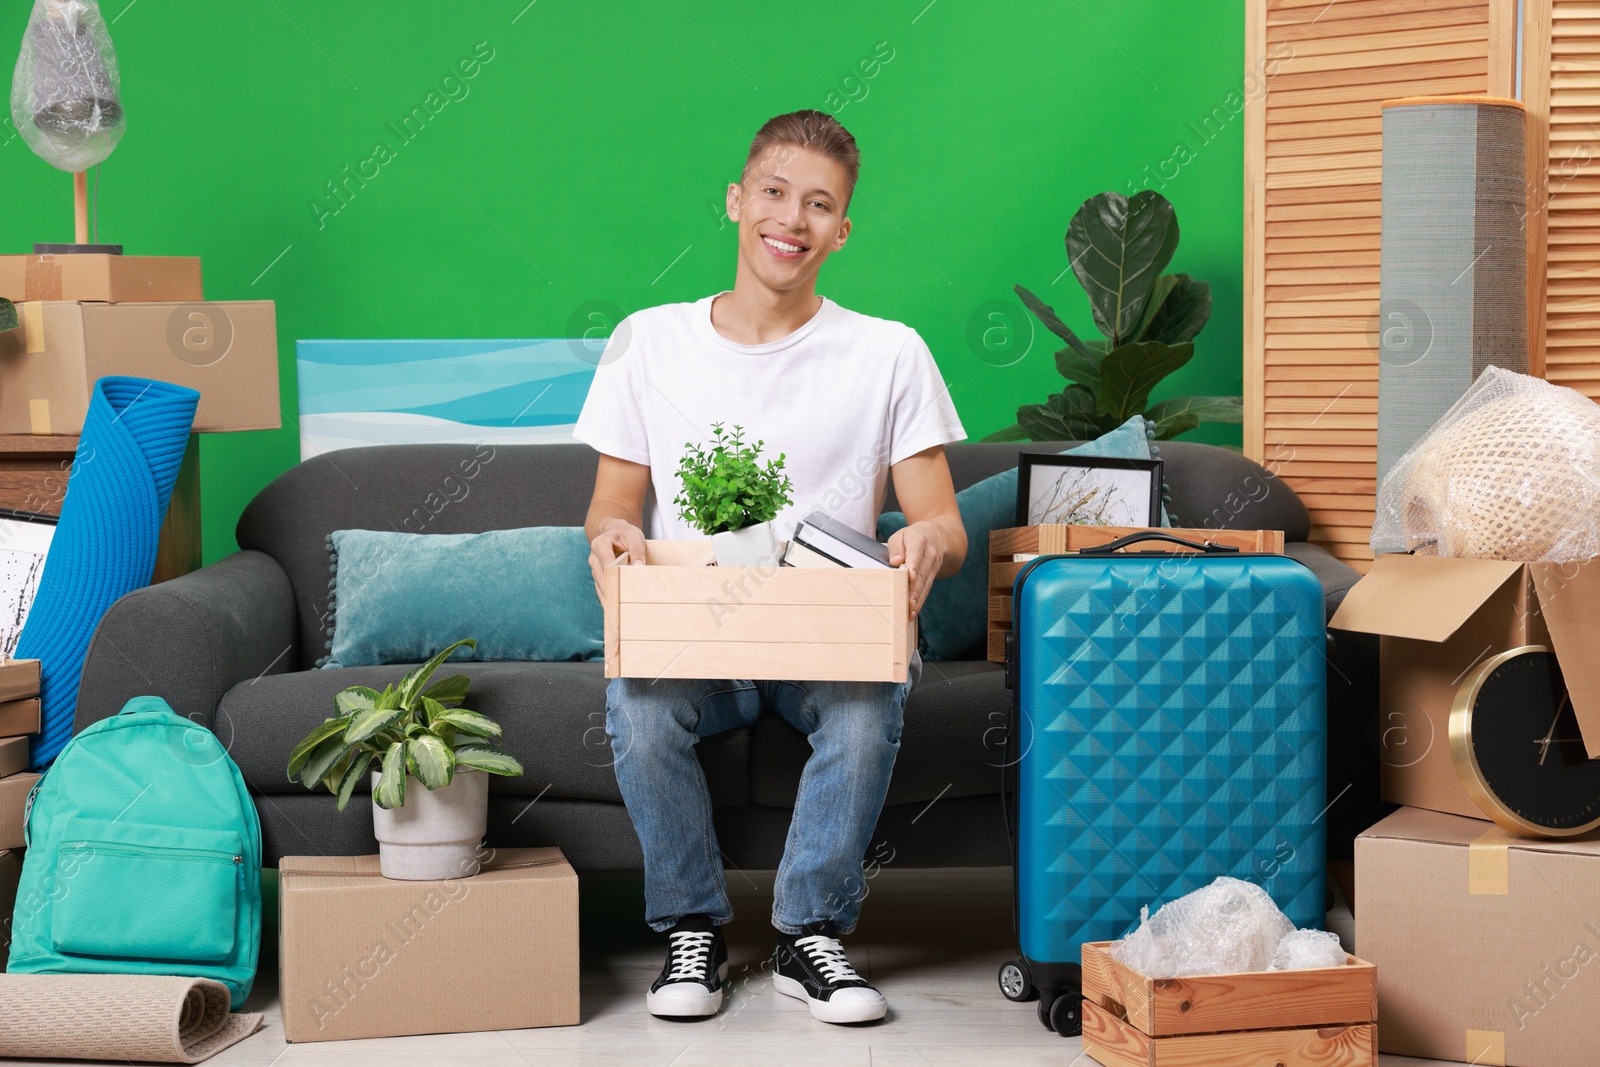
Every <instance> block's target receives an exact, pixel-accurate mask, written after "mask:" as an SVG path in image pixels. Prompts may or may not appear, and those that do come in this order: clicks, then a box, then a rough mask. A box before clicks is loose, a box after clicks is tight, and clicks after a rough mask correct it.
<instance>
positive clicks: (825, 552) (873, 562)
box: [782, 511, 889, 567]
mask: <svg viewBox="0 0 1600 1067" xmlns="http://www.w3.org/2000/svg"><path fill="white" fill-rule="evenodd" d="M782 563H783V565H784V566H785V567H888V566H889V546H888V545H885V544H883V543H881V542H879V541H876V540H874V539H873V538H871V537H868V536H867V535H866V534H864V533H862V532H861V531H860V530H856V529H852V528H851V527H849V526H846V525H845V524H844V523H842V522H839V521H837V520H836V519H832V518H830V517H828V516H827V515H826V514H824V513H823V512H820V511H813V512H812V513H811V514H810V515H808V516H807V517H806V518H805V519H804V520H803V521H802V522H801V523H800V525H798V526H796V527H795V530H794V536H793V537H791V538H790V539H789V546H788V548H786V549H785V550H784V553H783V559H782Z"/></svg>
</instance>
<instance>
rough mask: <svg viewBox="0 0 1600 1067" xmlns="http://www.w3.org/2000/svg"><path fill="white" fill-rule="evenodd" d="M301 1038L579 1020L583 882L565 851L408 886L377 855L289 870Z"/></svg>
mask: <svg viewBox="0 0 1600 1067" xmlns="http://www.w3.org/2000/svg"><path fill="white" fill-rule="evenodd" d="M278 879H279V883H278V906H279V923H278V936H279V949H278V966H279V974H280V980H279V992H280V996H281V999H282V1003H283V1035H284V1038H285V1039H286V1040H289V1041H336V1040H344V1039H347V1038H362V1037H399V1036H402V1035H407V1034H447V1033H462V1032H467V1031H478V1030H519V1029H524V1028H527V1027H533V1026H572V1025H576V1024H577V1022H578V876H577V875H576V874H575V873H573V870H572V867H571V866H569V865H568V863H567V861H566V859H565V858H564V857H563V856H562V855H561V850H560V849H557V848H523V849H503V850H500V851H498V852H493V851H491V852H490V853H489V854H488V855H486V856H485V857H484V859H483V866H482V869H481V871H480V872H479V873H478V874H476V875H474V876H473V877H471V878H458V879H454V880H450V881H430V882H403V881H396V880H393V879H389V878H384V877H383V876H382V874H381V873H379V864H378V857H377V856H348V857H344V856H285V857H284V858H283V859H282V860H281V861H279V864H278Z"/></svg>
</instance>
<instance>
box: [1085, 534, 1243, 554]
mask: <svg viewBox="0 0 1600 1067" xmlns="http://www.w3.org/2000/svg"><path fill="white" fill-rule="evenodd" d="M1141 541H1170V542H1171V543H1173V544H1175V545H1182V546H1183V547H1185V548H1192V549H1194V550H1195V551H1196V552H1204V553H1208V554H1211V555H1222V554H1226V553H1230V552H1233V553H1236V552H1238V551H1239V549H1238V548H1237V547H1235V546H1234V545H1218V544H1213V543H1212V542H1209V541H1190V540H1188V539H1187V538H1183V537H1179V536H1177V535H1176V534H1169V533H1162V532H1160V531H1159V530H1141V531H1139V532H1138V533H1131V534H1127V535H1125V536H1123V537H1119V538H1117V539H1116V540H1115V541H1108V542H1107V543H1105V544H1103V545H1091V546H1089V547H1088V548H1080V549H1078V555H1080V556H1101V555H1106V554H1108V553H1111V552H1115V551H1117V550H1118V549H1121V548H1126V547H1127V546H1128V545H1136V544H1138V543H1139V542H1141Z"/></svg>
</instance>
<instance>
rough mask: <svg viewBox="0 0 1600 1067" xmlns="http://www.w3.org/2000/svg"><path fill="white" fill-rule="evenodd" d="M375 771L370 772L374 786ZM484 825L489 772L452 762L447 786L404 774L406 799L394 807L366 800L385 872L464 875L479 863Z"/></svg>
mask: <svg viewBox="0 0 1600 1067" xmlns="http://www.w3.org/2000/svg"><path fill="white" fill-rule="evenodd" d="M379 776H380V772H378V771H373V772H372V788H373V789H374V790H376V789H377V788H378V778H379ZM488 825H489V776H488V775H487V774H485V773H484V772H483V771H478V770H473V769H472V768H469V767H458V768H456V774H455V778H454V779H453V780H452V781H451V782H450V784H449V785H447V786H442V787H440V788H438V789H428V788H426V787H424V786H423V784H422V783H421V782H419V781H418V780H417V779H416V778H414V777H413V778H408V779H407V780H406V802H405V803H404V804H402V805H401V806H400V807H398V808H394V809H392V810H386V809H384V808H380V807H379V806H378V804H377V801H373V804H372V830H373V833H374V834H375V835H376V836H377V838H378V862H379V865H380V866H381V868H382V870H383V876H384V877H385V878H401V879H405V880H407V881H424V880H433V879H439V878H470V877H472V876H473V875H475V874H477V873H478V867H479V866H480V863H481V857H480V855H479V850H478V846H479V845H480V844H482V843H483V835H484V831H485V830H487V829H488Z"/></svg>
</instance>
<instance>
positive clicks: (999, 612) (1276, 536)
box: [967, 523, 1283, 663]
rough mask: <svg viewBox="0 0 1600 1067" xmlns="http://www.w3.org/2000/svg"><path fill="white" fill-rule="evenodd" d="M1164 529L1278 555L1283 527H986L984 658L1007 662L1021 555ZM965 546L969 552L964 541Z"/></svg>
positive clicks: (1152, 545) (1160, 545) (1157, 544)
mask: <svg viewBox="0 0 1600 1067" xmlns="http://www.w3.org/2000/svg"><path fill="white" fill-rule="evenodd" d="M1142 532H1144V533H1164V534H1171V535H1172V536H1174V537H1182V538H1184V539H1185V540H1188V541H1196V542H1199V543H1200V544H1205V543H1206V542H1208V541H1209V542H1211V543H1213V544H1218V545H1228V546H1230V547H1232V548H1237V549H1238V550H1239V551H1241V552H1270V553H1272V554H1273V555H1275V556H1281V555H1282V554H1283V531H1282V530H1200V529H1188V528H1182V527H1161V526H1074V525H1067V524H1062V523H1052V524H1047V525H1044V526H1015V527H1011V528H1010V529H1005V530H991V531H989V631H988V635H987V637H988V660H989V662H990V663H1004V662H1005V661H1006V634H1007V633H1008V632H1009V631H1010V630H1011V590H1012V589H1013V587H1015V585H1016V582H1017V572H1018V571H1020V570H1022V568H1023V567H1025V566H1027V561H1026V560H1018V559H1016V558H1015V557H1017V556H1020V555H1029V556H1044V555H1051V554H1054V553H1059V552H1076V551H1078V550H1079V549H1081V548H1093V547H1094V546H1096V545H1108V544H1110V543H1111V542H1112V541H1115V540H1117V538H1119V537H1126V536H1128V535H1129V534H1134V533H1142ZM1168 550H1170V551H1173V552H1188V551H1190V550H1189V549H1186V548H1184V547H1182V546H1181V545H1175V544H1173V543H1171V542H1170V541H1167V542H1161V541H1151V542H1148V543H1145V544H1132V545H1129V546H1128V547H1127V548H1125V549H1119V551H1123V552H1148V551H1157V552H1165V551H1168ZM967 551H969V552H970V551H972V548H971V546H968V548H967Z"/></svg>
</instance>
